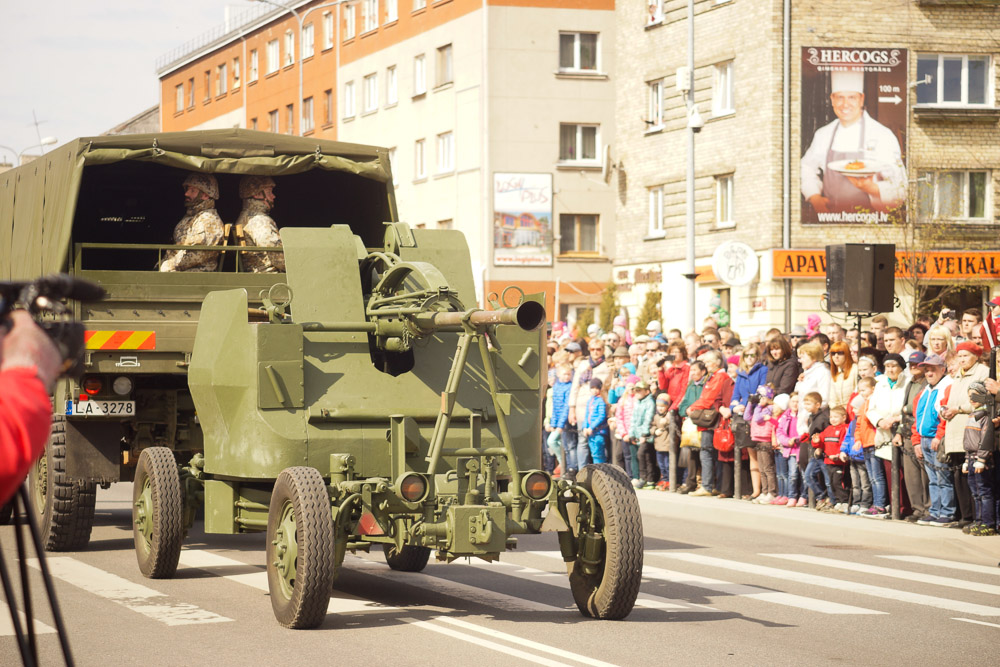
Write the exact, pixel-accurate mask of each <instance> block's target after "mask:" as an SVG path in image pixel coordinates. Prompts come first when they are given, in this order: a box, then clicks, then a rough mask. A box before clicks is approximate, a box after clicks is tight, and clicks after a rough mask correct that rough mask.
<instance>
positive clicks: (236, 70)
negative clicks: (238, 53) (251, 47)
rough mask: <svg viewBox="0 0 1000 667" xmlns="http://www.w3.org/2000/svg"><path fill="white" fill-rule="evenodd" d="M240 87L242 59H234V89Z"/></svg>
mask: <svg viewBox="0 0 1000 667" xmlns="http://www.w3.org/2000/svg"><path fill="white" fill-rule="evenodd" d="M239 87H240V59H239V58H233V88H239Z"/></svg>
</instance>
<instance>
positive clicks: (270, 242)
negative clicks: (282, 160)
mask: <svg viewBox="0 0 1000 667" xmlns="http://www.w3.org/2000/svg"><path fill="white" fill-rule="evenodd" d="M267 188H274V180H272V179H271V178H270V177H268V176H244V177H243V179H242V180H240V198H241V199H242V200H243V210H242V211H240V217H239V218H237V219H236V226H237V228H242V229H243V235H244V237H245V238H246V244H247V245H251V246H263V247H275V248H280V247H281V237H280V236H278V226H277V225H276V224H275V222H274V220H273V219H272V218H271V216H270V215H268V212H269V211H270V210H271V202H269V201H267V200H266V199H262V198H258V196H260V195H262V194H263V192H264V190H266V189H267ZM240 257H241V259H242V269H243V270H244V271H252V272H253V273H277V272H279V271H284V270H285V254H284V253H283V252H248V253H243V254H241V255H240Z"/></svg>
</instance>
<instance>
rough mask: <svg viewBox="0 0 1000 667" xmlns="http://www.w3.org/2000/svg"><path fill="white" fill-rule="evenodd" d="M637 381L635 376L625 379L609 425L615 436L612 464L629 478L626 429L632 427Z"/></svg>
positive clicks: (629, 467) (629, 468)
mask: <svg viewBox="0 0 1000 667" xmlns="http://www.w3.org/2000/svg"><path fill="white" fill-rule="evenodd" d="M638 381H639V378H638V377H637V376H635V375H629V376H628V378H626V379H625V389H624V391H623V392H622V394H621V396H620V397H619V399H618V402H617V403H616V404H615V416H614V424H611V427H612V428H613V429H614V436H615V439H614V441H613V442H612V445H613V456H614V458H613V460H612V463H614V464H615V465H616V466H618V467H619V468H621V469H622V470H624V471H625V472H627V473H629V477H631V476H632V474H631V470H632V463H631V455H630V451H629V444H628V429H629V426H631V425H632V410H634V409H635V383H636V382H638ZM609 421H610V420H609Z"/></svg>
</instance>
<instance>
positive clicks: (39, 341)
mask: <svg viewBox="0 0 1000 667" xmlns="http://www.w3.org/2000/svg"><path fill="white" fill-rule="evenodd" d="M10 318H11V321H12V322H13V325H12V326H11V329H10V331H9V332H7V334H6V335H3V336H2V342H3V346H2V349H3V357H2V361H0V371H5V370H9V369H11V368H18V367H30V366H34V367H35V368H36V369H37V370H38V379H40V380H41V381H42V384H44V385H45V389H46V390H47V391H51V390H52V387H53V385H55V381H56V378H58V377H59V374H60V373H61V372H62V355H60V354H59V350H58V349H57V348H56V346H55V343H53V342H52V339H50V338H49V337H48V335H47V334H46V333H45V332H44V331H42V330H41V329H40V328H39V326H38V325H37V324H35V322H34V320H32V319H31V315H29V314H28V313H26V312H25V311H23V310H18V311H14V312H13V313H11V315H10Z"/></svg>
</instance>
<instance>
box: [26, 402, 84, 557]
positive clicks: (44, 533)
mask: <svg viewBox="0 0 1000 667" xmlns="http://www.w3.org/2000/svg"><path fill="white" fill-rule="evenodd" d="M28 490H29V492H30V493H29V495H30V496H31V501H32V505H34V508H35V509H34V511H35V516H36V517H37V518H38V525H39V527H40V529H41V539H42V546H43V547H44V548H45V550H46V551H78V550H80V549H83V548H84V547H86V546H87V543H88V542H89V541H90V531H91V529H92V528H93V527H94V502H95V500H96V498H97V487H96V485H95V484H94V483H93V482H84V481H81V480H74V479H72V478H70V477H69V476H67V475H66V417H65V416H64V415H53V417H52V434H51V436H49V442H48V444H47V445H46V447H45V455H44V456H42V457H41V458H40V459H39V460H38V461H36V462H35V465H34V466H32V468H31V473H30V474H29V475H28Z"/></svg>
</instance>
